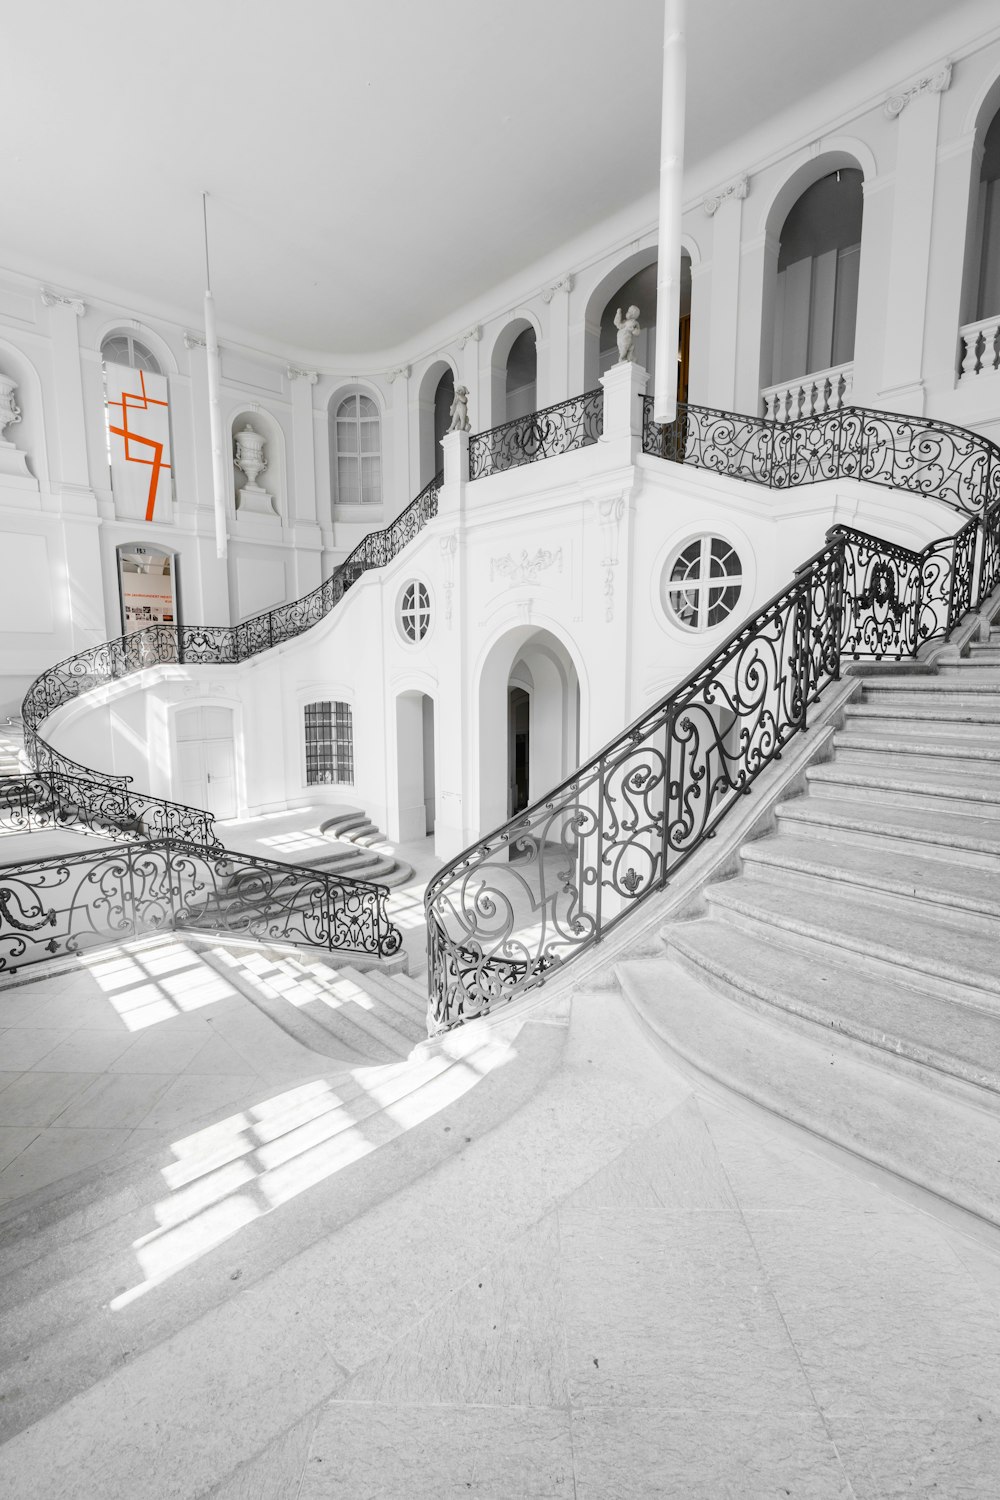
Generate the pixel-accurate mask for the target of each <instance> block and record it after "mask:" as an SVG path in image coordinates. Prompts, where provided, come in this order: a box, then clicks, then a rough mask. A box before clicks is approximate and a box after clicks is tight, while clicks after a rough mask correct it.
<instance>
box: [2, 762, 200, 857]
mask: <svg viewBox="0 0 1000 1500" xmlns="http://www.w3.org/2000/svg"><path fill="white" fill-rule="evenodd" d="M0 822H2V823H3V824H4V825H5V826H6V827H8V828H23V829H24V830H25V831H27V830H29V829H32V828H78V829H82V830H85V831H86V832H88V833H103V834H107V835H109V836H110V837H112V838H120V837H121V836H122V835H123V834H124V835H126V836H128V837H130V838H133V839H139V838H148V839H163V840H178V841H180V842H182V843H190V844H200V845H202V846H203V847H204V848H205V849H210V850H219V849H221V848H222V845H221V843H220V842H219V839H218V837H217V836H216V833H215V825H214V822H213V819H212V815H211V813H208V812H205V810H204V809H203V808H200V807H188V806H186V805H185V804H184V803H183V802H170V801H168V800H166V799H165V798H163V797H150V796H147V795H146V794H145V793H143V792H136V791H132V790H131V789H130V788H129V787H128V786H126V785H124V784H123V783H122V782H120V781H103V780H102V779H101V778H100V777H99V776H97V775H94V774H90V775H87V776H66V775H64V774H63V773H62V772H61V771H32V772H28V774H27V775H24V776H10V777H5V778H3V779H2V780H0Z"/></svg>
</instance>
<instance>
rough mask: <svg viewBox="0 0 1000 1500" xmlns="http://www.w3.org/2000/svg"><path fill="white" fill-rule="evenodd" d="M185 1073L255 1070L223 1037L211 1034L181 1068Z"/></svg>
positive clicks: (246, 1071) (247, 1071) (244, 1071)
mask: <svg viewBox="0 0 1000 1500" xmlns="http://www.w3.org/2000/svg"><path fill="white" fill-rule="evenodd" d="M183 1071H184V1072H186V1073H249V1072H251V1071H256V1069H254V1068H253V1065H252V1063H250V1062H248V1060H247V1058H245V1057H242V1056H241V1055H240V1053H239V1052H237V1051H236V1049H235V1048H234V1047H231V1046H230V1045H229V1043H228V1042H227V1041H225V1040H224V1038H223V1037H220V1036H212V1037H210V1038H209V1040H208V1041H206V1043H205V1045H204V1046H203V1047H201V1048H199V1050H198V1051H197V1052H196V1053H195V1054H194V1056H193V1057H192V1059H191V1061H190V1062H189V1063H188V1064H187V1065H186V1067H185V1068H184V1069H183Z"/></svg>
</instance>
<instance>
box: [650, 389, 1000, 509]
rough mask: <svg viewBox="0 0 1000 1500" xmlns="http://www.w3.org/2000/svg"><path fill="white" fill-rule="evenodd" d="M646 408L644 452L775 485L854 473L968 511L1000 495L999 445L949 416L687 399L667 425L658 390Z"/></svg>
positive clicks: (851, 476)
mask: <svg viewBox="0 0 1000 1500" xmlns="http://www.w3.org/2000/svg"><path fill="white" fill-rule="evenodd" d="M642 416H643V422H642V451H643V452H644V453H649V454H654V455H656V456H657V457H658V458H666V459H669V460H672V461H673V462H675V463H685V464H692V465H694V466H695V467H696V468H699V469H711V470H712V471H713V472H714V473H717V474H728V475H731V476H732V477H733V478H736V479H750V480H752V481H753V483H754V484H764V485H767V486H769V487H770V488H772V489H787V488H790V487H793V486H796V485H802V484H815V483H817V482H818V481H819V480H822V479H857V480H861V481H863V482H864V483H866V484H878V485H885V486H888V487H889V488H891V489H895V490H908V491H910V492H911V493H914V492H915V493H917V494H920V495H930V496H933V498H934V499H935V500H941V501H943V502H944V503H945V504H946V505H950V506H952V507H953V508H954V509H955V510H960V511H964V512H965V514H967V515H978V514H979V512H980V511H982V510H983V508H984V507H985V506H986V505H989V504H990V502H991V501H993V500H996V499H998V498H1000V448H998V447H997V445H996V443H993V442H991V441H990V439H989V438H986V437H983V436H982V434H981V433H978V432H970V431H969V430H968V429H966V428H964V427H955V426H953V425H952V424H951V423H949V422H937V421H931V420H929V419H928V418H926V417H912V416H904V415H901V414H900V413H899V412H885V411H871V410H869V409H868V408H867V407H860V406H845V407H843V408H842V409H841V410H840V411H832V412H827V413H826V414H825V415H822V416H815V417H802V418H800V419H799V420H798V421H796V422H772V421H769V420H768V419H767V418H765V417H749V416H743V415H742V414H740V413H738V412H731V411H717V410H715V409H714V408H712V407H708V406H691V405H686V406H679V407H678V412H677V418H676V420H675V421H673V422H670V423H668V424H666V425H665V426H660V425H658V424H657V423H656V422H654V420H653V398H652V397H651V396H646V397H644V398H643V409H642Z"/></svg>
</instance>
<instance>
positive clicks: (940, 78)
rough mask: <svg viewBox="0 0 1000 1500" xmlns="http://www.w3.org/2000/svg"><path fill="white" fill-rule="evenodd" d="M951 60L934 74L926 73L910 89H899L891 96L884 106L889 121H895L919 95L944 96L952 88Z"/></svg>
mask: <svg viewBox="0 0 1000 1500" xmlns="http://www.w3.org/2000/svg"><path fill="white" fill-rule="evenodd" d="M951 68H952V64H951V59H950V58H946V59H945V61H944V62H943V63H942V64H941V66H940V67H939V68H937V69H936V70H935V71H934V72H933V73H926V74H925V75H924V76H923V78H918V79H917V81H916V83H911V84H910V86H909V87H908V88H905V89H897V90H896V92H895V93H894V94H890V95H889V97H888V98H887V99H886V101H885V103H884V104H883V105H882V113H883V114H884V115H885V117H886V119H887V120H895V119H897V118H898V117H899V116H900V115H901V114H902V113H903V110H904V109H905V108H906V106H907V105H908V104H909V102H910V100H911V99H916V97H917V95H918V94H943V93H944V92H945V90H946V89H948V88H950V87H951Z"/></svg>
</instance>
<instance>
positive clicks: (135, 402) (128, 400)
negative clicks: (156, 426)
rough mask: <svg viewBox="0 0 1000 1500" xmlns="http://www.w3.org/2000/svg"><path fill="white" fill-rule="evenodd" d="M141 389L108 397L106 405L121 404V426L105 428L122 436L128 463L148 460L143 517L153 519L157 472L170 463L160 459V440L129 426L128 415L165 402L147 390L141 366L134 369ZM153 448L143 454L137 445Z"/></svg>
mask: <svg viewBox="0 0 1000 1500" xmlns="http://www.w3.org/2000/svg"><path fill="white" fill-rule="evenodd" d="M136 374H137V375H138V377H139V385H140V388H141V389H140V391H139V392H135V391H122V398H121V400H120V401H109V402H108V407H109V408H114V407H120V408H121V426H120V427H113V426H111V424H110V422H109V424H108V430H109V431H110V432H113V433H114V434H115V436H116V437H120V438H122V439H123V440H124V444H125V457H126V459H127V460H128V462H129V463H133V464H147V465H148V466H149V468H150V475H149V497H148V499H147V501H146V520H147V521H151V520H152V519H153V507H154V506H155V504H156V491H157V488H158V486H159V483H160V473H161V471H162V470H163V469H169V468H170V465H169V464H167V463H164V462H163V446H164V445H163V444H162V443H160V442H157V440H156V439H155V438H150V437H143V435H142V433H140V432H136V431H135V428H134V427H130V426H129V416H130V414H134V413H136V412H143V411H148V410H149V408H150V407H151V406H166V405H167V403H166V401H159V400H157V399H156V397H155V396H147V394H146V377H145V374H144V373H143V371H142V370H137V371H136ZM143 448H147V449H152V456H151V457H146V456H145V455H144V454H142V453H141V452H139V451H136V450H138V449H143Z"/></svg>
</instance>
